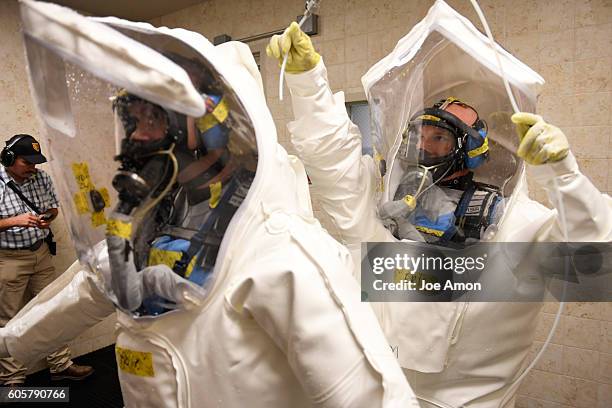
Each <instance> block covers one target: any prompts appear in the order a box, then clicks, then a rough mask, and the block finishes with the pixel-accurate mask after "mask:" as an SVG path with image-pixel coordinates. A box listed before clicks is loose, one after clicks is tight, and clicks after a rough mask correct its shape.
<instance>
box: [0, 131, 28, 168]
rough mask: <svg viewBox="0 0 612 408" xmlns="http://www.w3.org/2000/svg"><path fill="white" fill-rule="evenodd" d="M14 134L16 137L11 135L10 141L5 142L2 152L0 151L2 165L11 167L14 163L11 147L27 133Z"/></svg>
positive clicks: (14, 157)
mask: <svg viewBox="0 0 612 408" xmlns="http://www.w3.org/2000/svg"><path fill="white" fill-rule="evenodd" d="M16 136H17V137H15V136H13V140H12V141H9V142H6V146H4V149H2V152H0V164H2V165H3V166H4V167H11V166H12V165H13V164H15V159H16V156H15V152H13V151H12V150H11V149H12V147H13V146H15V145H16V144H17V142H19V141H20V140H21V139H23V138H24V137H25V136H27V135H16Z"/></svg>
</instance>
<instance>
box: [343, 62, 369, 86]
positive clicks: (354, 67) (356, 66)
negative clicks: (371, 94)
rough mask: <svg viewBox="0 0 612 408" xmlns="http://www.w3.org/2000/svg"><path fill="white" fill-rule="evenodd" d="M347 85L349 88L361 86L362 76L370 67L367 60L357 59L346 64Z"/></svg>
mask: <svg viewBox="0 0 612 408" xmlns="http://www.w3.org/2000/svg"><path fill="white" fill-rule="evenodd" d="M345 67H346V86H347V88H351V87H356V88H361V77H362V76H363V74H365V73H366V72H367V70H368V68H369V66H368V64H367V62H365V61H356V62H353V63H351V64H346V66H345Z"/></svg>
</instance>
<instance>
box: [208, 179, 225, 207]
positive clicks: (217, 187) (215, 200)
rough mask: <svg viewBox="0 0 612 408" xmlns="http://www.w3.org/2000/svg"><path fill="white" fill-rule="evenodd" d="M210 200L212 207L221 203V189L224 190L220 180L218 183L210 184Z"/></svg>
mask: <svg viewBox="0 0 612 408" xmlns="http://www.w3.org/2000/svg"><path fill="white" fill-rule="evenodd" d="M209 188H210V200H209V201H208V206H209V207H210V208H215V207H216V206H217V205H219V201H220V200H221V191H222V190H223V186H222V185H221V182H220V181H217V182H216V183H212V184H211V185H210V186H209Z"/></svg>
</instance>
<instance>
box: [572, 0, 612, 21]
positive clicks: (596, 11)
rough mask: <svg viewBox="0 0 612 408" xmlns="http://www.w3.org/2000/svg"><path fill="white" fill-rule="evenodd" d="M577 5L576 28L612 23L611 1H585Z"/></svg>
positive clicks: (577, 2) (578, 2)
mask: <svg viewBox="0 0 612 408" xmlns="http://www.w3.org/2000/svg"><path fill="white" fill-rule="evenodd" d="M575 3H576V5H575V13H576V17H575V23H576V27H583V26H589V25H597V24H604V23H609V22H610V21H612V2H610V0H583V1H576V2H575Z"/></svg>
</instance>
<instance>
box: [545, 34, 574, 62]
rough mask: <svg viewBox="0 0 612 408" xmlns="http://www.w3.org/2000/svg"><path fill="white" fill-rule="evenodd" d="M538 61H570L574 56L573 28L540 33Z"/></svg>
mask: <svg viewBox="0 0 612 408" xmlns="http://www.w3.org/2000/svg"><path fill="white" fill-rule="evenodd" d="M539 40H540V63H541V64H558V63H563V62H570V61H571V60H572V59H573V57H574V30H573V29H568V30H563V31H551V32H543V33H540V36H539Z"/></svg>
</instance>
